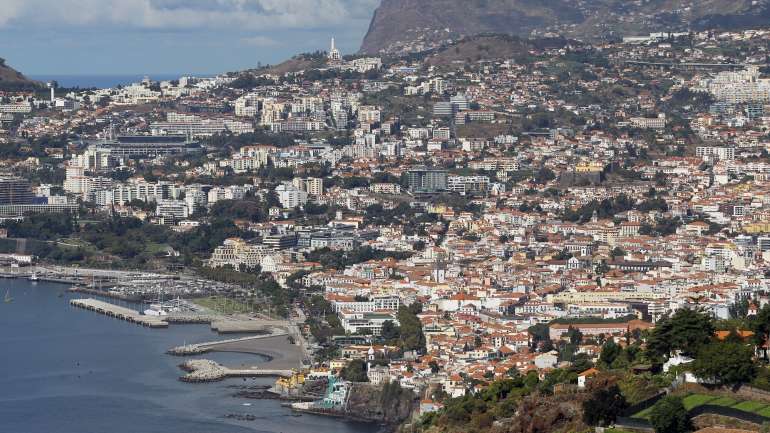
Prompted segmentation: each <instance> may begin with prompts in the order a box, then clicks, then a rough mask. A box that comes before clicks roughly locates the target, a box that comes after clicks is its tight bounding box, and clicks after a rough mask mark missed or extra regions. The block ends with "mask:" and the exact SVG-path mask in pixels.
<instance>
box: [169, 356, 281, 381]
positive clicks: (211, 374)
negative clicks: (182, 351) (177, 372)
mask: <svg viewBox="0 0 770 433" xmlns="http://www.w3.org/2000/svg"><path fill="white" fill-rule="evenodd" d="M179 368H181V369H182V370H184V371H186V372H187V374H185V375H184V376H181V377H180V378H179V380H181V381H182V382H193V383H201V382H216V381H220V380H224V379H227V378H230V377H291V375H292V374H293V373H294V372H293V371H292V370H267V369H260V368H240V369H234V368H228V367H224V366H222V365H220V364H218V363H216V362H214V361H211V360H209V359H193V360H190V361H187V362H185V363H183V364H182V365H180V366H179Z"/></svg>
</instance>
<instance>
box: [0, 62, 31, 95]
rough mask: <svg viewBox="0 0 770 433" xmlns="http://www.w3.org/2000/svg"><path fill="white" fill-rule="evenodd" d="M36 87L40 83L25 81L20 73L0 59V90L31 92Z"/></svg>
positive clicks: (25, 78)
mask: <svg viewBox="0 0 770 433" xmlns="http://www.w3.org/2000/svg"><path fill="white" fill-rule="evenodd" d="M38 87H40V83H38V82H37V81H32V80H29V79H27V77H25V76H24V75H22V73H21V72H19V71H17V70H15V69H13V68H11V67H10V66H8V65H6V64H5V59H3V58H0V90H5V91H17V90H33V89H35V88H38Z"/></svg>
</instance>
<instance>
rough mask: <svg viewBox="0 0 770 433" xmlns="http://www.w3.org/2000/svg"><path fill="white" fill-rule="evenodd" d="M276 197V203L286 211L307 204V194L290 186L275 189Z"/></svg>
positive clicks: (279, 186)
mask: <svg viewBox="0 0 770 433" xmlns="http://www.w3.org/2000/svg"><path fill="white" fill-rule="evenodd" d="M275 193H276V194H277V195H278V201H279V202H281V206H283V207H284V208H286V209H293V208H295V207H298V206H304V205H305V204H306V203H307V197H308V193H307V192H305V191H302V190H301V189H299V188H297V187H296V186H294V185H292V184H288V185H287V184H282V185H278V186H277V187H276V188H275Z"/></svg>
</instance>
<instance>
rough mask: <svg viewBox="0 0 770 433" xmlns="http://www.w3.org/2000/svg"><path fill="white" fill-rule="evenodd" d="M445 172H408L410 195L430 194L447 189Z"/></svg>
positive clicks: (420, 170)
mask: <svg viewBox="0 0 770 433" xmlns="http://www.w3.org/2000/svg"><path fill="white" fill-rule="evenodd" d="M447 173H448V172H447V171H446V170H440V169H433V168H416V169H414V170H409V172H408V173H407V181H408V183H409V191H410V192H411V193H412V194H432V193H436V192H440V191H446V189H447Z"/></svg>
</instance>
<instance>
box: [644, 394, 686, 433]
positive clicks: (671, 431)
mask: <svg viewBox="0 0 770 433" xmlns="http://www.w3.org/2000/svg"><path fill="white" fill-rule="evenodd" d="M650 424H652V426H653V427H654V428H655V432H656V433H686V432H688V431H690V430H691V428H692V423H691V422H690V416H689V415H688V414H687V410H686V409H685V407H684V404H683V403H682V398H681V397H677V396H673V395H670V396H667V397H664V398H663V399H661V400H660V401H659V402H657V403H655V406H653V407H652V411H651V412H650Z"/></svg>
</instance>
